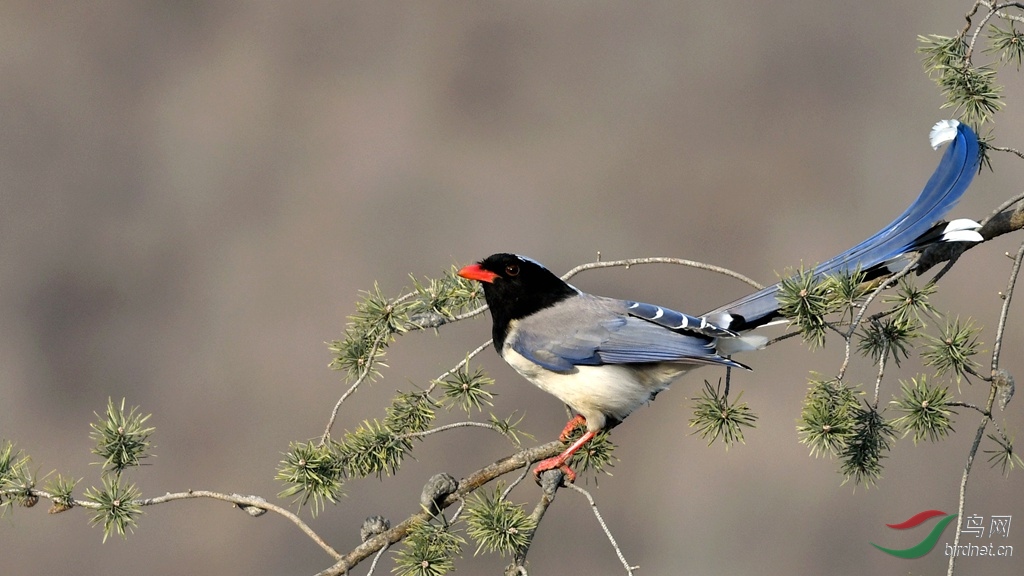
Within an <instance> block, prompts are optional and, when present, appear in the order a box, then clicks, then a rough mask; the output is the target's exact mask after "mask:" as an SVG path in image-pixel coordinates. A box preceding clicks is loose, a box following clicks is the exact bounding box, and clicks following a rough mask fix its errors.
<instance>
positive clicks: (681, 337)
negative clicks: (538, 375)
mask: <svg viewBox="0 0 1024 576" xmlns="http://www.w3.org/2000/svg"><path fill="white" fill-rule="evenodd" d="M659 311H660V313H659ZM634 312H637V313H638V314H636V315H635V314H634ZM640 313H642V314H643V315H642V316H641V315H639V314H640ZM646 316H650V318H647V317H646ZM684 319H686V323H689V324H696V325H697V328H694V329H690V328H688V327H686V326H680V324H681V323H683V320H684ZM702 322H703V324H704V326H705V327H704V329H703V331H701V329H700V325H701V324H702ZM719 335H730V336H731V335H732V333H731V332H728V331H725V330H721V329H720V328H718V327H715V326H712V325H711V324H709V323H708V322H707V321H706V320H702V319H700V318H696V317H693V316H688V315H686V314H682V313H680V312H676V311H674V310H669V309H667V308H660V307H658V306H653V305H650V304H642V303H636V302H623V301H620V300H612V299H609V298H600V297H596V296H590V295H587V294H582V295H580V297H578V298H575V299H573V301H572V302H569V301H564V302H563V303H561V304H560V305H559V306H557V307H552V308H548V309H545V310H542V311H541V312H538V313H537V314H534V315H533V316H531V317H530V318H527V319H524V320H522V321H520V322H519V323H518V324H517V325H516V327H515V329H514V330H513V331H512V332H511V333H510V334H509V340H508V341H507V343H508V345H509V346H511V348H512V349H513V350H515V351H516V352H518V353H519V354H521V355H522V356H523V357H525V358H527V359H529V360H530V361H532V362H534V363H536V364H538V365H540V366H542V367H544V368H547V369H548V370H555V371H559V372H564V371H568V370H571V369H572V368H573V367H574V366H577V365H590V366H596V365H601V364H644V363H657V362H681V363H691V364H722V365H725V366H735V367H742V368H745V366H743V365H742V364H740V363H738V362H734V361H732V360H729V359H727V358H724V357H722V356H720V355H719V354H718V353H717V352H716V350H715V342H716V338H717V337H718V336H719Z"/></svg>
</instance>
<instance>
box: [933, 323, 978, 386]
mask: <svg viewBox="0 0 1024 576" xmlns="http://www.w3.org/2000/svg"><path fill="white" fill-rule="evenodd" d="M980 332H981V328H976V327H975V326H974V322H973V321H971V320H970V319H968V320H967V321H966V322H964V323H962V324H961V322H960V319H959V318H956V319H955V320H952V321H947V322H946V327H945V328H944V329H943V330H942V335H941V336H940V337H938V338H935V337H933V336H927V335H926V336H925V338H926V339H927V340H928V343H927V344H925V345H924V352H922V353H921V357H922V358H923V360H924V363H925V364H926V365H928V366H932V367H933V368H935V372H936V375H937V376H941V375H943V374H945V373H947V372H952V373H953V374H955V375H956V383H957V386H959V385H960V381H961V379H963V378H966V377H967V376H968V375H969V374H971V373H974V372H975V371H976V369H977V368H978V364H977V363H976V362H975V361H974V360H973V359H972V358H971V356H974V355H975V354H977V353H978V347H979V346H980V344H979V343H978V334H979V333H980ZM968 382H970V380H968Z"/></svg>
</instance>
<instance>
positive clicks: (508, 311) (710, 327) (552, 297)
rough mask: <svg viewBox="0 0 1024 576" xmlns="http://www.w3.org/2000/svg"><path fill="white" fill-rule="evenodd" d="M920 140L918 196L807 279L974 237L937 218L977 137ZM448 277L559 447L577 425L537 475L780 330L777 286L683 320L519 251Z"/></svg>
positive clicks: (973, 165)
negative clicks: (553, 409)
mask: <svg viewBox="0 0 1024 576" xmlns="http://www.w3.org/2000/svg"><path fill="white" fill-rule="evenodd" d="M930 140H931V144H932V147H933V148H936V149H937V148H938V147H940V146H941V145H943V144H946V143H948V144H949V146H948V147H947V149H946V151H945V153H944V154H943V156H942V159H941V160H940V162H939V166H938V168H937V169H936V170H935V172H934V173H933V175H932V176H931V178H930V179H929V180H928V182H927V184H926V185H925V187H924V189H923V191H922V192H921V194H920V195H919V196H918V197H917V199H916V200H915V201H914V202H913V203H912V204H911V205H910V207H908V208H907V209H906V211H904V212H903V213H902V214H901V215H900V216H899V217H897V218H896V219H895V220H894V221H893V222H891V223H890V224H889V225H887V226H885V227H884V228H882V229H881V230H880V231H878V232H877V233H875V234H874V235H872V236H870V237H869V238H868V239H866V240H864V241H863V242H861V243H860V244H858V245H856V246H854V247H853V248H851V249H849V250H847V251H845V252H843V253H841V254H839V255H838V256H835V257H834V258H831V259H829V260H827V261H825V262H823V263H821V264H819V265H818V266H816V267H815V268H814V270H813V273H814V274H815V275H816V276H818V277H820V276H824V275H828V274H836V273H842V272H847V273H851V272H853V271H855V270H860V271H861V272H862V273H863V274H865V278H866V279H869V280H870V279H878V278H884V277H887V276H891V275H892V274H895V273H897V272H899V271H900V270H902V269H903V268H905V267H906V266H908V265H909V263H910V262H911V260H910V259H908V258H907V256H908V255H910V254H912V253H914V252H920V251H921V250H923V249H925V248H927V247H928V246H930V245H933V244H935V243H939V242H980V241H982V240H983V238H982V236H981V235H980V233H979V232H978V229H979V228H980V224H978V223H977V222H974V221H971V220H967V219H958V220H953V221H951V222H948V223H947V222H945V221H944V220H943V218H944V217H945V215H946V214H947V213H948V212H949V210H950V209H952V208H953V206H954V205H955V204H956V203H957V201H958V200H959V199H960V198H961V196H963V194H964V192H966V190H967V188H968V186H969V185H970V183H971V181H972V179H973V177H974V174H975V173H976V172H977V171H978V167H979V163H980V155H979V144H978V138H977V136H976V135H975V133H974V131H973V130H972V129H971V128H970V127H969V126H967V125H966V124H963V123H960V122H958V121H956V120H943V121H940V122H939V123H937V124H935V125H934V127H933V128H932V131H931V133H930ZM458 275H459V276H461V277H463V278H466V279H469V280H474V281H477V282H479V283H480V284H481V286H482V288H483V295H484V299H485V301H486V303H487V307H488V309H489V310H490V314H491V320H492V327H491V334H492V337H493V345H494V348H495V350H497V352H498V354H499V355H501V357H502V359H504V360H505V362H506V363H508V364H509V365H510V366H511V367H512V368H513V369H514V370H515V371H516V372H518V373H519V374H520V375H521V376H523V377H524V378H525V379H526V380H528V381H529V382H531V383H533V384H534V385H536V386H537V387H538V388H540V389H541V390H544V391H545V392H548V393H549V394H552V395H553V396H555V397H556V398H558V399H559V400H561V401H562V402H563V403H564V404H566V405H568V406H569V407H570V408H571V410H572V411H573V412H574V413H575V415H574V416H573V417H572V418H571V419H570V420H569V422H568V423H567V424H566V426H565V428H564V429H563V430H562V433H561V434H560V436H559V439H560V441H562V442H563V443H565V442H568V440H569V438H570V435H571V433H572V432H573V431H574V430H575V429H576V428H577V427H578V426H580V425H585V426H586V430H585V432H584V433H583V434H582V436H580V437H579V438H578V439H577V440H575V441H574V442H573V443H572V444H570V445H569V446H568V447H567V448H566V449H565V450H564V451H562V452H561V453H560V454H558V455H557V456H554V457H552V458H548V459H545V460H542V461H541V462H539V463H538V464H537V466H536V467H535V469H534V474H535V475H537V477H538V478H539V476H540V474H541V473H542V472H544V471H547V470H561V471H562V473H563V474H564V479H565V480H567V481H569V482H574V481H575V480H576V473H575V472H574V471H573V470H572V468H570V466H569V465H568V463H569V461H570V459H571V458H572V456H573V454H575V453H576V452H577V451H578V450H579V449H580V448H582V447H583V446H584V445H585V444H586V443H587V442H590V441H591V440H592V439H593V438H594V437H595V436H596V435H597V434H598V433H600V432H601V431H604V430H609V429H611V428H613V427H615V426H617V425H618V424H620V423H621V422H622V421H623V420H625V418H626V417H627V416H629V415H630V414H631V413H632V412H633V411H634V410H636V409H637V408H639V407H640V406H642V405H644V404H646V403H648V402H650V401H651V400H653V399H654V397H655V396H656V395H657V394H658V393H659V392H661V391H663V390H665V389H666V388H667V387H668V386H669V384H671V383H672V382H673V381H675V380H676V379H677V378H679V377H680V376H682V375H683V374H685V373H686V372H688V371H690V370H692V369H694V368H697V367H700V366H708V365H711V366H722V367H727V368H738V369H745V370H749V369H750V368H749V367H748V366H747V365H746V364H743V363H740V362H738V361H736V360H733V359H732V355H733V354H736V353H739V352H747V351H753V350H758V349H761V348H764V346H765V344H766V342H767V338H766V337H765V336H763V335H759V334H754V333H751V331H752V330H754V329H756V328H759V327H762V326H765V325H768V324H772V323H775V322H778V321H780V313H779V302H778V299H777V297H776V296H777V293H778V291H779V287H780V284H775V285H772V286H768V287H767V288H764V289H761V290H758V291H756V292H753V293H751V294H749V295H747V296H744V297H742V298H740V299H738V300H736V301H733V302H730V303H728V304H725V305H723V306H720V307H718V308H715V309H714V310H711V311H709V312H707V313H704V314H701V315H698V316H694V315H689V314H685V313H682V312H677V311H675V310H672V309H670V308H666V307H664V306H659V305H655V304H647V303H643V302H638V301H633V300H622V299H617V298H610V297H605V296H598V295H594V294H588V293H586V292H583V291H582V290H580V289H578V288H576V287H575V286H573V285H571V284H569V283H567V282H565V281H564V280H562V279H561V278H559V277H558V276H557V275H555V274H554V273H552V272H551V271H550V270H548V269H547V268H545V267H544V266H543V265H542V264H540V263H539V262H537V261H536V260H533V259H531V258H529V257H526V256H521V255H518V254H511V253H497V254H492V255H490V256H488V257H486V258H484V259H483V260H481V261H479V262H477V263H475V264H470V265H467V266H465V267H462V268H461V269H460V270H459V271H458Z"/></svg>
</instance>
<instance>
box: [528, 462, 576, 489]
mask: <svg viewBox="0 0 1024 576" xmlns="http://www.w3.org/2000/svg"><path fill="white" fill-rule="evenodd" d="M548 470H561V472H562V475H563V476H564V480H565V481H566V482H568V483H570V484H572V483H574V482H576V473H575V472H573V471H572V468H569V465H568V464H566V463H565V460H563V459H562V458H560V457H558V456H555V457H553V458H548V459H547V460H541V461H540V462H539V463H538V464H537V467H536V468H534V469H533V476H534V478H536V480H537V483H538V484H539V483H540V475H541V473H543V472H547V471H548Z"/></svg>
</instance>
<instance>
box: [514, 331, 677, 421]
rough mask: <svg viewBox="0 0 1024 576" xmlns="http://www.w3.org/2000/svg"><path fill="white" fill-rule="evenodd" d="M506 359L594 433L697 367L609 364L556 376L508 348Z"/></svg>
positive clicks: (619, 418) (584, 367)
mask: <svg viewBox="0 0 1024 576" xmlns="http://www.w3.org/2000/svg"><path fill="white" fill-rule="evenodd" d="M502 356H503V357H504V358H505V361H506V362H508V364H509V365H510V366H512V367H513V368H515V370H516V372H519V373H520V374H522V376H523V377H524V378H526V379H527V380H529V381H530V382H532V383H533V384H535V385H536V386H537V387H538V388H540V389H541V390H544V391H545V392H548V393H549V394H552V395H553V396H555V397H556V398H558V399H559V400H561V401H562V402H564V403H566V404H568V405H569V406H570V407H571V408H572V409H573V410H575V411H576V412H578V413H579V414H581V415H582V416H583V417H584V418H586V419H587V428H588V429H590V430H594V431H597V430H601V429H603V428H604V427H605V426H606V424H608V422H607V420H608V418H609V417H610V418H613V419H615V420H616V421H621V420H624V419H625V418H626V416H629V414H630V412H632V411H633V410H636V409H637V408H639V407H640V406H641V405H642V404H644V403H646V402H648V401H650V399H651V398H652V397H653V396H654V395H655V394H657V393H658V392H661V391H662V390H664V389H665V388H667V387H668V385H669V384H670V383H671V382H672V380H674V379H675V378H677V377H678V376H679V375H681V374H683V373H684V372H687V371H688V370H690V369H692V368H694V367H695V366H693V365H686V364H669V363H665V364H643V365H627V364H605V365H602V366H576V367H575V368H574V369H573V370H572V371H569V372H552V371H550V370H546V369H544V368H541V367H540V366H538V365H537V364H534V363H533V362H531V361H530V360H528V359H526V358H525V357H523V356H522V355H521V354H519V353H518V352H516V351H515V350H513V349H511V348H510V347H508V346H506V347H505V349H504V350H503V353H502Z"/></svg>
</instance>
